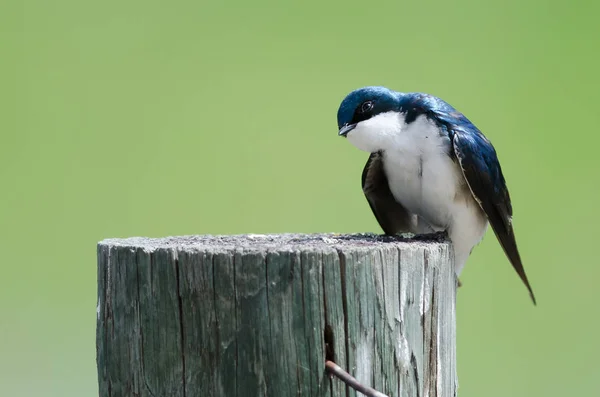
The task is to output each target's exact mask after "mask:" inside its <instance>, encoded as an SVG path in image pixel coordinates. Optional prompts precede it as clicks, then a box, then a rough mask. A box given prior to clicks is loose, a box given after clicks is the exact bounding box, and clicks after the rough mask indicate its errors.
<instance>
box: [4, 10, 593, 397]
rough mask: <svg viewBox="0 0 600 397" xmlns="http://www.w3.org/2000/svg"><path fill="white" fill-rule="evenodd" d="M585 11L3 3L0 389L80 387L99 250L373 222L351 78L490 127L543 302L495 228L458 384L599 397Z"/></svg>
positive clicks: (471, 300)
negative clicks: (119, 241) (130, 242)
mask: <svg viewBox="0 0 600 397" xmlns="http://www.w3.org/2000/svg"><path fill="white" fill-rule="evenodd" d="M598 4H599V3H598V2H595V3H594V2H562V1H561V2H559V1H543V0H534V1H529V2H521V1H517V0H509V1H508V2H496V4H492V3H488V4H486V3H484V2H478V1H461V2H456V3H451V2H447V1H443V0H435V1H433V2H398V1H396V2H362V1H354V0H344V1H341V0H338V1H332V2H320V1H314V0H310V1H303V2H277V1H266V0H256V1H251V2H247V1H235V2H234V1H224V2H202V1H200V2H198V1H182V0H177V1H171V2H159V1H153V0H151V1H125V2H122V1H112V0H109V1H104V2H91V1H74V0H56V1H52V2H49V1H42V0H21V1H12V0H8V1H6V0H5V1H4V2H2V5H1V6H0V53H1V54H2V55H1V58H2V61H1V64H0V71H1V73H0V133H1V138H2V139H1V143H0V176H1V180H2V192H1V197H0V222H1V225H2V226H1V228H0V251H1V253H2V264H1V268H0V395H1V396H60V397H71V396H95V395H97V383H96V368H95V346H94V343H95V339H94V338H95V320H96V242H97V241H99V240H101V239H103V238H107V237H125V236H138V235H145V236H166V235H181V234H202V233H211V234H218V233H225V234H231V233H245V232H255V233H266V232H274V233H277V232H325V231H327V232H334V231H335V232H359V231H360V232H362V231H377V232H378V231H379V230H380V229H379V227H378V225H377V223H376V221H375V219H374V217H373V216H372V215H371V211H370V210H369V207H368V205H367V202H366V201H365V199H364V197H363V195H362V192H361V189H360V173H361V170H362V167H363V165H364V162H365V161H366V157H367V156H366V154H365V153H362V152H359V151H358V150H357V149H355V148H354V147H352V146H351V145H350V144H349V143H348V142H347V141H344V140H343V139H340V138H338V137H337V135H336V134H337V127H336V118H335V116H336V111H337V107H338V105H339V102H340V101H341V100H342V99H343V97H344V96H345V95H346V94H347V93H348V92H349V91H351V90H353V89H355V88H358V87H360V86H364V85H375V84H376V85H386V86H389V87H390V88H393V89H397V90H400V91H424V92H428V93H432V94H435V95H438V96H440V97H442V98H444V99H445V100H447V101H448V102H450V103H451V104H453V105H454V106H455V107H457V108H458V109H459V110H461V111H463V112H464V113H465V114H466V115H467V116H468V117H469V118H470V119H471V120H472V121H474V122H475V124H477V125H478V126H479V127H480V128H481V129H482V130H483V131H484V133H485V134H486V135H487V136H488V137H489V138H490V139H491V140H492V141H493V143H494V145H495V146H496V149H497V151H498V154H499V157H500V160H501V161H502V164H503V169H504V173H505V176H506V178H507V181H508V184H509V188H510V189H511V194H512V197H513V204H514V207H515V225H516V232H517V237H518V241H519V244H520V248H521V253H522V256H523V258H524V261H525V266H526V269H527V271H528V273H529V277H530V280H531V281H532V283H533V287H534V289H535V291H536V294H537V297H538V302H539V306H538V307H533V306H532V304H531V302H530V301H529V297H528V296H527V293H526V291H525V288H524V287H523V286H522V285H521V282H520V281H519V280H518V278H517V276H516V275H515V273H514V272H513V270H512V269H511V267H510V265H509V263H508V261H507V260H506V259H505V258H504V255H503V253H502V251H501V249H500V247H499V245H498V243H497V242H496V240H495V238H494V236H493V234H492V233H491V232H490V233H488V235H487V237H486V239H485V240H484V242H483V243H482V244H481V245H480V246H479V247H478V248H477V249H476V250H475V251H474V254H473V255H472V257H471V259H470V261H469V263H468V264H467V267H466V271H465V272H463V276H462V281H463V283H464V286H463V288H461V290H460V292H459V297H458V315H459V318H458V360H459V380H460V389H459V394H460V396H461V397H474V396H486V397H494V396H503V397H504V396H513V397H518V396H545V397H551V396H561V397H562V396H574V395H600V386H598V381H597V379H596V376H597V375H598V373H599V372H600V360H598V354H599V353H600V344H599V342H598V334H599V325H600V320H599V318H598V314H599V309H598V297H599V295H598V293H597V290H598V287H597V283H598V277H599V276H600V268H599V267H598V266H596V264H597V250H596V248H597V247H595V244H596V243H594V241H596V236H595V230H596V229H595V227H596V226H597V224H598V213H599V211H598V199H599V193H600V188H599V185H598V179H599V178H598V160H597V157H596V154H597V152H598V144H599V143H600V139H599V138H598V136H599V133H598V131H597V128H596V125H597V123H596V119H597V114H598V106H599V105H600V101H599V99H598V88H599V83H600V78H599V77H598V70H600V60H599V49H600V48H599V44H598V37H600V28H599V27H598V26H599V25H598V22H597V21H598V17H599V14H600V13H599V11H600V6H599V5H598Z"/></svg>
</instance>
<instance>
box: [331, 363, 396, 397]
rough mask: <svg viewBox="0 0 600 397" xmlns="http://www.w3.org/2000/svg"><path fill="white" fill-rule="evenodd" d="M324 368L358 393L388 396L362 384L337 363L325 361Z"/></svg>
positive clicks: (376, 396)
mask: <svg viewBox="0 0 600 397" xmlns="http://www.w3.org/2000/svg"><path fill="white" fill-rule="evenodd" d="M325 368H326V369H327V372H329V373H330V374H331V375H335V376H337V377H338V378H339V379H340V380H341V381H342V382H344V383H345V384H347V385H348V386H350V387H351V388H353V389H354V390H356V391H357V392H359V393H362V394H364V395H365V396H367V397H388V396H387V395H385V394H383V393H380V392H378V391H377V390H375V389H372V388H370V387H368V386H365V385H362V384H361V383H360V382H359V381H357V380H356V378H355V377H353V376H352V375H350V374H349V373H348V372H346V371H344V370H343V369H342V368H341V367H340V366H339V365H337V364H336V363H334V362H333V361H329V360H327V361H325Z"/></svg>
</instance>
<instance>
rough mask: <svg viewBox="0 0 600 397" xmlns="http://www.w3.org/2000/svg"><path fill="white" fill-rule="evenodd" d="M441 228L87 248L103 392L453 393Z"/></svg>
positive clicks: (449, 291) (114, 242)
mask: <svg viewBox="0 0 600 397" xmlns="http://www.w3.org/2000/svg"><path fill="white" fill-rule="evenodd" d="M451 258H452V248H451V246H450V244H449V243H448V242H447V240H446V239H445V237H444V236H443V235H439V234H438V235H428V236H417V237H415V238H399V237H384V236H377V235H370V234H368V235H367V234H355V235H336V234H311V235H296V234H283V235H240V236H186V237H168V238H159V239H149V238H128V239H109V240H104V241H102V242H100V243H99V244H98V308H97V312H98V313H97V314H98V323H97V364H98V378H99V390H100V396H101V397H108V396H110V397H120V396H143V397H146V396H148V397H158V396H165V397H166V396H168V397H171V396H174V397H176V396H188V397H192V396H193V397H197V396H198V397H199V396H226V397H228V396H232V397H238V396H239V397H246V396H249V397H253V396H269V397H288V396H290V397H291V396H332V397H342V396H355V395H360V394H357V393H356V392H355V391H354V390H352V389H347V386H346V385H345V384H343V383H342V382H340V381H339V380H338V379H335V378H334V379H331V378H330V377H329V376H328V374H327V373H326V372H325V361H326V359H329V360H333V361H335V363H336V364H338V365H339V366H340V367H342V368H344V369H345V370H347V371H348V372H349V373H350V374H351V375H352V376H354V377H356V378H357V379H358V381H359V382H361V383H363V384H365V385H368V386H370V387H373V388H374V389H377V390H378V391H380V392H382V393H385V394H387V395H389V396H407V397H422V396H423V397H425V396H430V397H433V396H454V395H456V388H457V379H456V357H455V351H456V347H455V293H456V279H455V275H454V271H453V269H454V264H453V261H452V259H451Z"/></svg>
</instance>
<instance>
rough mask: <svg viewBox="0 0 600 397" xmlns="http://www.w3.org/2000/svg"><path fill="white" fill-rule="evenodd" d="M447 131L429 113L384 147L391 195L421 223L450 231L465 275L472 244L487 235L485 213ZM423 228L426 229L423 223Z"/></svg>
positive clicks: (460, 266) (457, 257)
mask: <svg viewBox="0 0 600 397" xmlns="http://www.w3.org/2000/svg"><path fill="white" fill-rule="evenodd" d="M451 150H452V144H451V142H450V139H449V137H448V136H447V135H446V134H440V131H439V129H438V127H437V126H436V125H435V124H434V123H433V122H431V121H430V120H428V119H427V118H426V117H425V116H421V117H419V118H418V119H417V120H415V121H414V122H413V123H410V124H408V125H405V126H404V128H402V129H401V131H400V132H399V133H397V134H396V135H395V137H394V139H392V140H390V141H389V142H388V146H387V148H386V149H385V150H384V152H383V153H384V170H385V173H386V175H387V177H388V182H389V184H390V190H391V191H392V194H393V195H394V197H395V198H396V200H398V201H399V202H400V203H402V205H404V206H405V207H406V208H407V209H408V210H409V211H411V212H413V213H414V214H416V215H418V217H419V221H420V222H423V221H425V222H426V223H427V225H428V226H429V227H430V228H431V229H433V230H436V231H442V230H447V231H448V233H449V235H450V239H451V240H452V242H453V245H454V250H455V255H456V258H455V261H456V271H457V273H460V271H461V270H462V268H463V266H464V263H465V261H466V260H467V258H468V256H469V254H470V252H471V250H472V248H473V247H474V246H475V245H476V244H477V243H479V241H480V240H481V239H482V237H483V235H484V233H485V230H486V227H487V220H486V217H485V215H484V213H483V211H482V210H481V208H480V207H479V205H478V204H477V203H476V202H475V200H474V199H473V196H472V194H471V192H470V190H469V189H468V186H467V185H466V183H465V180H464V176H463V174H462V170H461V169H460V167H459V165H458V164H457V163H455V162H454V161H452V158H451V157H450V155H449V154H450V152H451ZM420 230H426V227H423V225H420Z"/></svg>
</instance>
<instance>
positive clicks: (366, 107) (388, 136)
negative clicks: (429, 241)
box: [337, 86, 536, 305]
mask: <svg viewBox="0 0 600 397" xmlns="http://www.w3.org/2000/svg"><path fill="white" fill-rule="evenodd" d="M337 122H338V129H339V130H338V135H339V136H342V137H345V138H346V139H347V140H348V141H350V143H351V144H352V145H354V146H355V147H356V148H358V149H360V150H362V151H365V152H368V153H370V155H369V158H368V160H367V163H366V165H365V167H364V169H363V172H362V190H363V192H364V194H365V196H366V199H367V201H368V203H369V205H370V207H371V210H372V212H373V214H374V215H375V218H376V219H377V221H378V223H379V225H380V226H381V228H382V229H383V231H384V233H385V234H386V235H396V234H399V233H406V232H409V233H415V234H420V233H434V232H441V231H444V232H446V233H447V235H448V238H449V239H450V241H451V242H452V245H453V248H454V264H455V273H456V275H457V277H458V276H459V275H460V273H461V271H462V270H463V268H464V265H465V262H466V261H467V259H468V257H469V256H470V254H471V252H472V250H473V248H474V247H475V246H476V245H477V244H479V242H480V241H481V240H482V239H483V236H484V234H485V232H486V230H487V227H488V223H489V224H491V226H492V229H493V231H494V233H495V235H496V237H497V239H498V241H499V243H500V245H501V246H502V248H503V250H504V253H505V254H506V257H507V258H508V260H509V261H510V263H511V264H512V266H513V268H514V270H515V271H516V272H517V274H518V275H519V277H520V279H521V281H522V282H523V283H524V284H525V287H526V288H527V290H528V292H529V295H530V297H531V300H532V301H533V304H534V305H535V304H536V299H535V295H534V293H533V289H532V288H531V285H530V283H529V280H528V278H527V274H526V273H525V269H524V267H523V263H522V261H521V256H520V254H519V250H518V248H517V242H516V239H515V233H514V229H513V221H512V215H513V209H512V204H511V200H510V195H509V192H508V188H507V187H506V181H505V179H504V176H503V174H502V169H501V167H500V162H499V161H498V156H497V154H496V150H495V149H494V146H493V145H492V143H491V142H490V141H489V140H488V139H487V138H486V137H485V136H484V135H483V133H482V132H481V131H480V130H479V129H478V128H477V127H476V126H475V125H474V124H473V123H472V122H471V121H470V120H469V119H467V118H466V117H465V116H464V115H463V114H462V113H461V112H459V111H458V110H456V109H455V108H454V107H452V106H451V105H450V104H448V103H447V102H445V101H443V100H442V99H440V98H438V97H435V96H433V95H429V94H425V93H418V92H410V93H403V92H397V91H393V90H391V89H388V88H386V87H378V86H369V87H363V88H359V89H357V90H354V91H352V92H351V93H350V94H348V95H347V96H346V97H345V98H344V99H343V101H342V102H341V104H340V107H339V109H338V113H337Z"/></svg>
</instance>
